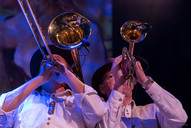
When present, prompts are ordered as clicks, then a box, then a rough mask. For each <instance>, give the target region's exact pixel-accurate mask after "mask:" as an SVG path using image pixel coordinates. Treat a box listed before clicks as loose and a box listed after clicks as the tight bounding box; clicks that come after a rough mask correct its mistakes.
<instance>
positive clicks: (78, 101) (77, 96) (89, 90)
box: [74, 84, 97, 108]
mask: <svg viewBox="0 0 191 128" xmlns="http://www.w3.org/2000/svg"><path fill="white" fill-rule="evenodd" d="M89 94H97V92H96V91H95V90H94V89H93V88H92V87H90V86H89V85H86V84H85V86H84V93H80V94H79V93H74V102H75V103H76V105H77V106H78V107H80V108H81V106H82V100H83V99H84V97H85V96H86V95H89Z"/></svg>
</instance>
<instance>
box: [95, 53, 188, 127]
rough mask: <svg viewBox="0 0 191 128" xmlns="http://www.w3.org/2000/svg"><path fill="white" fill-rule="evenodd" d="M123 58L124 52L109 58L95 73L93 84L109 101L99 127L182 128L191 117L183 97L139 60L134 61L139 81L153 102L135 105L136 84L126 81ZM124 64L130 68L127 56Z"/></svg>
mask: <svg viewBox="0 0 191 128" xmlns="http://www.w3.org/2000/svg"><path fill="white" fill-rule="evenodd" d="M121 61H122V55H120V56H118V57H116V58H109V59H108V60H107V61H106V63H105V64H104V65H103V66H101V67H100V68H99V69H97V71H96V72H95V73H94V75H93V77H92V87H93V88H94V89H95V90H97V92H98V94H99V95H100V96H101V97H103V98H104V99H105V101H107V102H106V106H107V112H106V113H105V115H104V116H103V118H102V120H101V121H100V122H99V123H98V124H97V125H96V128H181V127H182V126H183V125H184V124H185V123H186V121H187V118H188V117H187V114H186V112H185V110H184V109H183V107H182V105H181V103H180V101H179V100H178V99H177V98H175V97H174V96H173V95H172V94H170V93H169V92H168V91H166V90H164V89H163V88H162V87H160V86H159V85H158V84H157V83H156V82H155V81H154V80H153V79H152V78H151V77H148V76H146V75H145V73H144V71H143V69H142V66H141V64H140V62H139V61H136V63H135V75H136V81H137V82H138V83H140V85H142V87H143V88H144V89H145V91H146V92H147V93H148V95H149V96H150V97H151V99H152V100H153V101H154V103H151V104H147V105H144V106H136V104H135V101H134V100H133V98H132V91H133V89H134V86H128V85H127V83H128V80H126V79H125V77H124V75H123V72H122V69H121V68H120V66H121ZM124 65H125V67H126V68H127V69H129V68H128V67H129V62H128V61H127V60H126V62H125V64H124Z"/></svg>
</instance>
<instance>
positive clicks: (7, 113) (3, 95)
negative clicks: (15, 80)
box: [0, 93, 15, 117]
mask: <svg viewBox="0 0 191 128" xmlns="http://www.w3.org/2000/svg"><path fill="white" fill-rule="evenodd" d="M7 95H8V93H4V94H2V95H1V96H0V111H1V113H0V115H3V114H4V115H7V116H10V117H13V116H14V112H15V109H14V110H12V111H9V112H5V111H4V110H3V109H2V106H3V103H4V100H5V98H6V96H7Z"/></svg>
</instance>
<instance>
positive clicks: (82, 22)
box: [48, 12, 91, 49]
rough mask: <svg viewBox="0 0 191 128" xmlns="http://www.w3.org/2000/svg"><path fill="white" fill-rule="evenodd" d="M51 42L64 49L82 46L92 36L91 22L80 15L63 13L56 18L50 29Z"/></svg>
mask: <svg viewBox="0 0 191 128" xmlns="http://www.w3.org/2000/svg"><path fill="white" fill-rule="evenodd" d="M48 34H49V38H50V40H51V42H52V43H53V44H55V45H56V46H58V47H61V48H63V49H73V48H77V47H79V46H80V45H82V43H83V40H87V39H88V38H89V36H90V34H91V26H90V21H89V20H88V19H87V18H85V17H83V16H82V15H80V14H79V13H76V12H72V13H63V14H60V15H58V16H57V17H55V18H54V19H53V20H52V22H51V23H50V25H49V27H48Z"/></svg>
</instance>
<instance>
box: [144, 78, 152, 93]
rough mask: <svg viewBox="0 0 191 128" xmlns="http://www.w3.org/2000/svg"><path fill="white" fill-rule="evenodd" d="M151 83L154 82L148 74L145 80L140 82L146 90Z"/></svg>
mask: <svg viewBox="0 0 191 128" xmlns="http://www.w3.org/2000/svg"><path fill="white" fill-rule="evenodd" d="M153 83H154V80H153V79H152V78H151V77H150V76H147V80H146V81H145V82H144V83H143V84H142V87H143V88H144V89H145V90H148V89H149V88H150V87H151V85H152V84H153Z"/></svg>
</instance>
